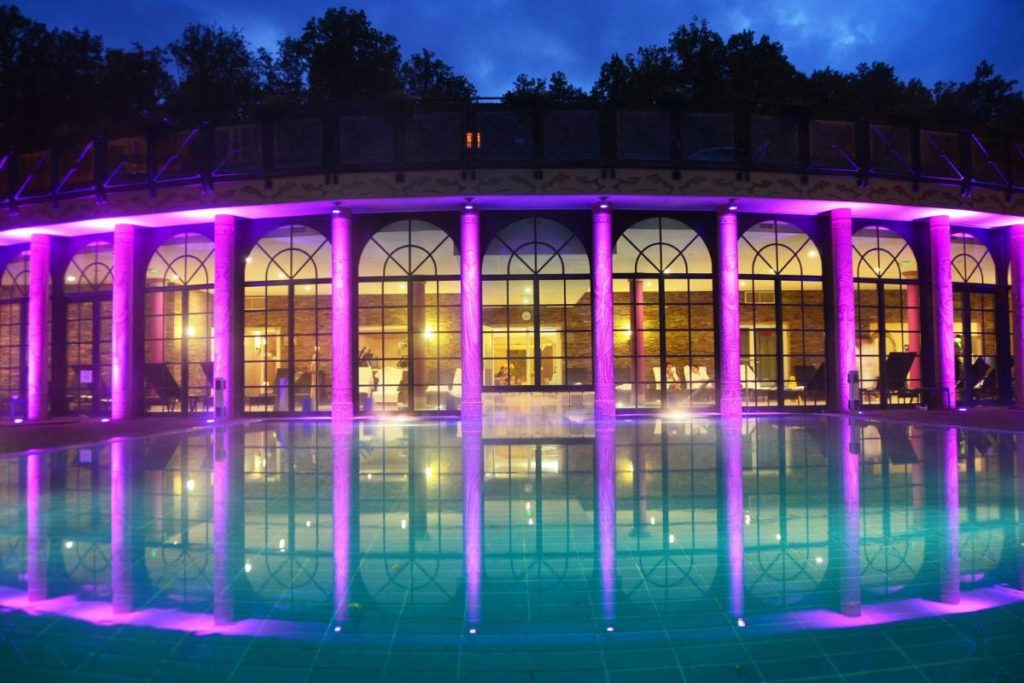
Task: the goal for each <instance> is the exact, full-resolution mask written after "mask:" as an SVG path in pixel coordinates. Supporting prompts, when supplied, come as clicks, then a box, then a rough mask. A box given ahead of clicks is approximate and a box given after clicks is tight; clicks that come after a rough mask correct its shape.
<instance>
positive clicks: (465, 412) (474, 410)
mask: <svg viewBox="0 0 1024 683" xmlns="http://www.w3.org/2000/svg"><path fill="white" fill-rule="evenodd" d="M483 416H484V404H483V401H466V400H463V401H462V406H461V414H460V417H461V419H462V420H463V421H466V420H480V419H481V418H483Z"/></svg>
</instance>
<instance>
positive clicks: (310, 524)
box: [306, 519, 313, 529]
mask: <svg viewBox="0 0 1024 683" xmlns="http://www.w3.org/2000/svg"><path fill="white" fill-rule="evenodd" d="M312 526H313V520H311V519H307V520H306V528H307V529H309V528H310V527H312Z"/></svg>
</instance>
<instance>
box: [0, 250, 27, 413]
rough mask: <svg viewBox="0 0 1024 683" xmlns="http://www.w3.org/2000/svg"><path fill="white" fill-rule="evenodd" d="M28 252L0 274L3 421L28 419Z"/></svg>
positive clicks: (0, 360) (0, 376)
mask: <svg viewBox="0 0 1024 683" xmlns="http://www.w3.org/2000/svg"><path fill="white" fill-rule="evenodd" d="M27 329H28V252H27V251H26V252H22V253H21V254H19V255H17V256H15V257H14V258H13V259H11V261H10V262H9V263H8V264H7V265H6V267H5V268H4V270H3V273H0V420H3V419H7V418H8V417H10V418H16V417H25V409H26V405H25V391H26V388H27V387H26V374H25V366H26V365H27V363H26V358H25V343H26V341H27V338H28V335H27Z"/></svg>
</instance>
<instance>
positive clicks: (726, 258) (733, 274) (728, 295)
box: [716, 209, 743, 417]
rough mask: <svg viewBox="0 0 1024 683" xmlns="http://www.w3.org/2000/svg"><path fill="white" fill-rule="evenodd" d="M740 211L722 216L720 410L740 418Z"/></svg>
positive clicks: (722, 211)
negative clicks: (738, 218) (738, 220)
mask: <svg viewBox="0 0 1024 683" xmlns="http://www.w3.org/2000/svg"><path fill="white" fill-rule="evenodd" d="M738 240H739V236H738V234H737V230H736V212H735V211H728V210H725V209H723V210H721V211H719V213H718V260H717V263H716V266H717V273H716V277H717V283H716V284H717V285H718V287H717V290H718V291H717V296H718V313H717V318H718V319H717V321H716V322H717V323H718V344H719V346H718V357H719V365H718V377H717V381H716V384H717V385H718V409H719V411H720V412H721V414H722V417H736V416H738V415H740V413H741V412H742V410H743V407H742V406H743V392H742V387H741V386H740V277H739V272H740V262H739V241H738Z"/></svg>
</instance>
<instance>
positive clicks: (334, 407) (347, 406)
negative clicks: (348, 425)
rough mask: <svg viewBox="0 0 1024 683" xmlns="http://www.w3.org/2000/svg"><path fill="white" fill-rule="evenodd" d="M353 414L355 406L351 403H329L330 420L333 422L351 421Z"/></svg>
mask: <svg viewBox="0 0 1024 683" xmlns="http://www.w3.org/2000/svg"><path fill="white" fill-rule="evenodd" d="M355 414H356V411H355V404H353V403H352V401H342V402H339V403H331V420H333V421H335V422H338V421H348V420H352V418H354V417H355Z"/></svg>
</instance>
